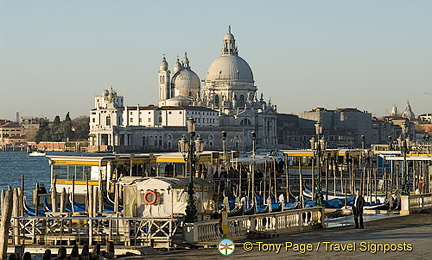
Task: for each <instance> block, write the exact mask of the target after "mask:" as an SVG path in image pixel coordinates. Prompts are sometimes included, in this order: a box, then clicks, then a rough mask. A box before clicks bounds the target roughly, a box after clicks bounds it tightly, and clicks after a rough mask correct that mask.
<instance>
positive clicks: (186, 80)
mask: <svg viewBox="0 0 432 260" xmlns="http://www.w3.org/2000/svg"><path fill="white" fill-rule="evenodd" d="M172 82H173V84H174V88H175V92H176V96H177V95H179V96H186V97H187V96H191V94H192V93H191V92H193V94H194V95H196V94H197V93H198V92H199V89H200V79H199V77H198V75H197V74H196V73H195V72H193V71H192V70H188V69H182V70H181V71H179V72H178V73H177V74H176V75H174V76H173V80H172Z"/></svg>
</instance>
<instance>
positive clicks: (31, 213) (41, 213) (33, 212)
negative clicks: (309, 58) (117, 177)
mask: <svg viewBox="0 0 432 260" xmlns="http://www.w3.org/2000/svg"><path fill="white" fill-rule="evenodd" d="M23 208H24V211H25V212H26V213H27V215H29V216H31V217H34V216H36V210H35V209H34V208H30V207H29V206H28V205H27V202H26V197H25V196H23ZM38 216H45V210H42V209H39V210H38Z"/></svg>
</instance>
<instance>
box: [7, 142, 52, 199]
mask: <svg viewBox="0 0 432 260" xmlns="http://www.w3.org/2000/svg"><path fill="white" fill-rule="evenodd" d="M21 175H24V182H25V183H24V185H25V187H24V195H25V196H26V197H27V199H28V200H29V199H31V197H32V195H31V194H32V190H33V189H34V188H35V186H36V182H43V183H44V184H45V187H46V188H47V190H48V189H49V184H50V166H49V164H48V158H46V157H45V156H29V155H28V154H27V153H26V152H4V151H0V189H5V190H6V189H7V188H8V186H12V188H16V187H19V186H21Z"/></svg>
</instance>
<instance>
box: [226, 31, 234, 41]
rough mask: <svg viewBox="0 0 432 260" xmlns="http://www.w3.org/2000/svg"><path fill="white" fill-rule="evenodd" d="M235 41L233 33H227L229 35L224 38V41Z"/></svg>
mask: <svg viewBox="0 0 432 260" xmlns="http://www.w3.org/2000/svg"><path fill="white" fill-rule="evenodd" d="M226 40H227V41H234V35H232V33H231V32H227V34H225V37H224V41H226Z"/></svg>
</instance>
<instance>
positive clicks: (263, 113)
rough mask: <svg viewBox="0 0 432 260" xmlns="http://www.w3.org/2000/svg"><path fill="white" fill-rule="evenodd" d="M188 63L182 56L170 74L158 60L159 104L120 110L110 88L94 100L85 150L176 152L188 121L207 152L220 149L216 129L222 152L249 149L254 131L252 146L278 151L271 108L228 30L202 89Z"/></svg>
mask: <svg viewBox="0 0 432 260" xmlns="http://www.w3.org/2000/svg"><path fill="white" fill-rule="evenodd" d="M190 64H191V62H190V60H189V58H188V55H187V53H185V54H184V57H183V59H182V61H181V62H180V60H179V58H177V60H176V62H175V63H174V68H173V70H172V72H171V71H170V70H169V65H168V62H167V60H166V58H165V57H163V58H162V61H161V64H160V67H159V71H158V89H159V91H158V92H159V102H158V106H139V105H136V106H125V105H124V98H123V97H122V96H119V95H118V94H117V92H116V91H114V90H113V89H112V88H111V89H110V90H105V91H104V92H103V93H102V95H101V96H97V97H96V98H95V108H93V109H92V110H91V112H90V135H89V145H90V146H91V147H89V150H96V151H101V150H111V149H115V150H118V149H124V150H175V149H177V142H178V140H179V139H180V138H181V136H182V135H183V134H184V133H185V126H186V121H187V119H188V118H189V117H192V118H194V119H195V120H196V122H197V128H198V131H199V134H200V135H201V138H203V139H204V141H205V142H206V145H207V147H209V148H210V149H212V148H213V149H221V148H222V142H221V140H220V132H221V131H226V132H227V133H228V137H227V140H226V145H227V148H232V149H235V150H244V149H250V148H251V146H252V140H251V138H250V133H251V132H253V131H254V132H255V133H256V144H257V147H260V148H267V149H276V148H277V132H276V130H277V112H276V111H277V109H276V106H275V105H272V104H271V101H268V102H266V101H264V98H263V94H261V95H260V98H259V99H258V98H257V87H256V86H255V81H254V78H253V73H252V69H251V68H250V66H249V65H248V63H247V62H246V61H245V60H244V59H242V58H241V57H240V56H239V55H238V49H237V46H236V43H235V38H234V35H233V34H232V33H231V28H229V30H228V32H227V34H226V35H225V37H224V39H223V46H222V52H221V56H220V57H219V58H217V59H216V60H215V61H214V62H213V63H212V64H211V65H210V67H209V69H208V70H207V75H206V79H205V82H204V85H203V86H201V81H200V79H199V77H198V75H197V74H196V73H195V72H194V71H193V70H192V68H191V65H190Z"/></svg>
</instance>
